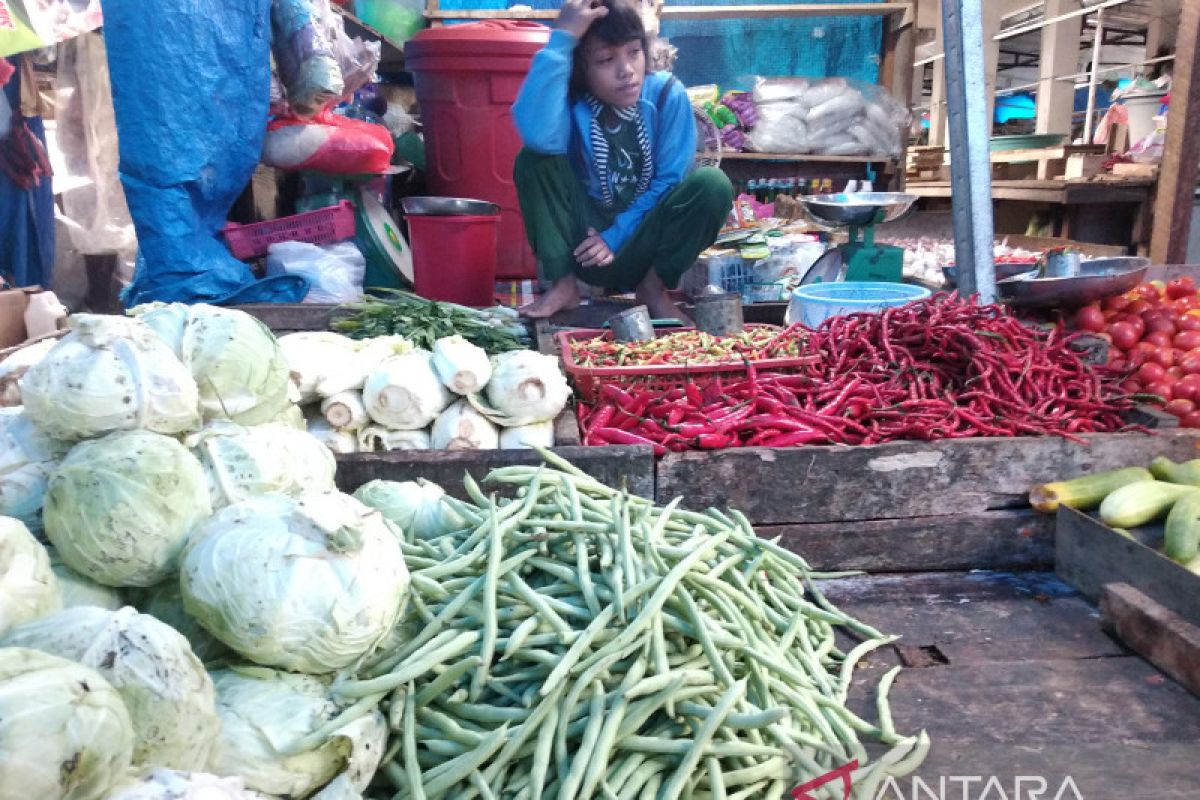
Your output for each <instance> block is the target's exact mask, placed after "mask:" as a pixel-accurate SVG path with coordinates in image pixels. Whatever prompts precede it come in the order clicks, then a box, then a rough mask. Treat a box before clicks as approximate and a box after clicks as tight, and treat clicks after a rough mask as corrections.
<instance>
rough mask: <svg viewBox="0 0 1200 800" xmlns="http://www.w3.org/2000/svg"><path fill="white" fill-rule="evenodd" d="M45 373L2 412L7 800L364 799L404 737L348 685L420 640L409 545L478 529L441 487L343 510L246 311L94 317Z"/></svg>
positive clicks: (3, 777) (39, 368)
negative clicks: (368, 665)
mask: <svg viewBox="0 0 1200 800" xmlns="http://www.w3.org/2000/svg"><path fill="white" fill-rule="evenodd" d="M389 346H391V347H393V348H396V347H399V348H400V349H401V350H402V351H404V352H396V353H393V355H394V356H395V357H396V358H403V357H404V356H405V355H407V354H408V353H409V352H411V351H407V350H404V348H403V346H402V344H401V343H399V342H392V343H391V345H389ZM39 356H40V357H39V358H36V359H34V358H31V359H29V362H28V363H27V364H26V365H23V366H22V374H21V375H20V377H19V378H18V379H16V388H17V392H16V394H17V396H18V399H19V401H20V403H21V404H20V405H15V406H10V407H5V408H3V409H0V800H9V799H10V798H12V799H13V800H15V799H16V798H21V799H22V800H24V799H25V798H33V797H36V798H46V799H47V800H57V799H58V798H71V799H72V800H91V799H92V798H111V799H112V800H166V798H193V797H195V798H199V797H206V798H207V797H213V798H225V797H228V798H259V800H262V798H264V797H265V798H273V797H278V798H308V797H317V798H323V800H356V799H358V798H362V797H363V796H364V793H367V792H368V786H369V784H370V782H371V780H372V778H373V776H374V774H375V772H376V769H377V768H378V766H379V764H380V762H381V759H382V758H383V756H384V754H385V751H386V748H387V746H388V738H389V735H390V734H391V733H392V732H393V730H394V728H393V726H392V725H391V724H390V722H389V720H388V718H387V716H386V715H385V713H384V711H383V710H382V709H384V708H386V705H382V706H381V703H383V701H384V698H383V696H382V695H367V696H363V697H357V698H354V699H352V700H348V699H345V698H344V697H343V696H341V695H339V694H337V693H335V692H334V691H333V690H332V689H331V687H332V685H333V682H334V679H335V677H336V676H343V677H344V676H347V675H353V674H355V672H356V670H357V668H358V665H359V664H361V663H364V662H365V661H366V660H367V659H368V658H369V657H371V655H372V654H373V653H376V652H377V651H378V650H380V649H381V648H387V647H394V646H395V642H396V637H398V636H402V634H401V633H400V632H399V631H400V630H401V629H402V628H401V626H400V624H399V623H400V621H401V619H402V617H403V616H404V615H405V614H406V610H407V608H408V603H409V597H410V592H409V583H410V577H409V571H408V567H407V565H406V561H405V555H404V550H403V546H404V545H403V539H404V534H407V535H409V536H415V537H417V538H432V537H436V536H441V535H443V534H444V533H446V532H448V531H454V530H457V529H459V528H461V527H462V526H463V525H464V521H463V520H462V519H461V518H460V517H458V516H457V515H456V514H455V513H454V511H453V507H452V505H451V504H450V503H449V502H447V501H446V500H445V498H444V497H443V494H442V491H441V489H440V488H439V487H437V486H435V485H433V484H429V483H426V482H411V483H391V482H386V481H375V482H372V483H371V484H368V485H366V486H364V487H362V488H361V489H360V490H359V491H358V492H357V493H356V495H355V496H353V497H352V496H349V495H346V494H343V493H341V492H339V491H337V490H336V488H335V484H334V476H335V462H334V457H333V454H332V452H331V451H330V450H329V448H328V447H326V445H325V444H324V443H323V442H322V441H321V440H320V439H318V438H317V437H315V436H313V435H311V434H309V433H307V432H306V431H305V430H304V423H303V419H302V416H301V414H300V410H299V408H298V406H297V404H296V402H295V401H296V400H297V399H299V397H300V394H299V393H298V392H297V387H296V385H295V384H294V383H293V381H292V369H291V367H290V366H289V362H288V359H287V358H286V357H285V354H284V351H283V348H282V347H281V346H280V345H279V343H278V342H277V341H276V339H275V337H274V336H272V335H271V333H270V332H269V331H268V330H267V329H266V328H264V327H263V326H262V325H261V324H260V323H259V322H258V321H256V320H255V319H253V318H252V317H250V316H248V315H246V314H244V313H242V312H239V311H233V310H228V309H219V308H213V307H208V306H191V307H187V306H179V305H172V306H156V307H151V308H141V309H137V310H136V311H135V313H134V314H133V316H131V317H121V316H100V315H86V314H81V315H76V316H74V317H72V318H71V320H70V331H69V333H68V334H67V335H66V336H64V337H63V338H62V339H61V340H59V341H58V342H57V343H55V344H54V345H53V346H52V347H50V348H43V350H42V352H41V353H40V354H39ZM390 360H391V359H388V361H390ZM383 363H387V362H381V367H380V368H381V369H382V364H383ZM489 366H490V365H489ZM388 370H389V371H394V370H395V367H394V366H389V367H388ZM450 377H451V380H454V376H450ZM463 380H466V378H463ZM492 380H495V379H494V378H493V379H492ZM461 385H463V386H464V387H465V384H461ZM10 388H11V387H10ZM473 388H474V387H473ZM310 391H311V390H310ZM386 394H387V392H386V390H382V389H381V390H380V392H379V393H378V395H380V396H382V395H386ZM393 394H394V393H393ZM373 396H374V395H373ZM388 396H389V397H391V396H392V395H388ZM372 402H378V401H377V400H374V401H372ZM388 402H391V401H390V400H389V401H388ZM512 410H514V409H510V411H512Z"/></svg>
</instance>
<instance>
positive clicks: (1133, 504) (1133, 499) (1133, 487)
mask: <svg viewBox="0 0 1200 800" xmlns="http://www.w3.org/2000/svg"><path fill="white" fill-rule="evenodd" d="M1197 493H1200V488H1197V487H1195V486H1180V485H1179V484H1176V483H1164V482H1162V481H1138V482H1137V483H1131V484H1128V485H1126V486H1122V487H1121V488H1120V489H1117V490H1116V491H1115V492H1113V493H1112V494H1110V495H1109V496H1108V497H1106V498H1104V501H1103V502H1102V503H1100V519H1101V520H1102V521H1103V522H1104V524H1105V525H1109V526H1111V527H1113V528H1136V527H1138V526H1139V525H1145V524H1146V523H1148V522H1153V521H1154V520H1156V519H1160V518H1162V517H1163V516H1165V515H1166V514H1167V512H1168V511H1170V510H1171V506H1173V505H1175V503H1176V502H1177V501H1179V500H1181V499H1183V498H1184V497H1187V496H1189V495H1193V494H1197Z"/></svg>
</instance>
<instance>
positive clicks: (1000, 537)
mask: <svg viewBox="0 0 1200 800" xmlns="http://www.w3.org/2000/svg"><path fill="white" fill-rule="evenodd" d="M757 530H758V534H759V535H760V536H763V537H766V538H774V537H776V536H778V537H781V538H780V544H782V545H783V546H784V547H786V548H788V549H789V550H792V551H794V552H796V553H799V554H800V555H802V556H804V558H805V559H807V560H808V562H809V563H810V564H811V565H812V566H813V568H814V569H821V570H843V569H861V570H866V571H867V572H873V573H878V572H919V571H926V570H956V569H1042V568H1049V567H1052V566H1053V564H1054V517H1053V516H1050V515H1048V514H1038V513H1037V512H1034V511H988V512H984V513H978V514H954V515H950V516H942V517H916V518H911V519H881V520H868V521H865V522H857V523H855V524H854V525H847V524H845V523H844V522H825V523H817V524H812V525H762V526H759V527H758V529H757Z"/></svg>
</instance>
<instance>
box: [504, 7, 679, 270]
mask: <svg viewBox="0 0 1200 800" xmlns="http://www.w3.org/2000/svg"><path fill="white" fill-rule="evenodd" d="M576 44H577V40H576V39H575V37H574V36H572V35H571V34H570V33H567V32H566V31H563V30H558V29H555V30H554V31H552V32H551V33H550V41H549V43H547V45H546V46H545V47H544V48H542V49H541V50H540V51H538V53H537V55H535V56H534V57H533V63H532V65H531V66H530V68H529V74H528V75H527V76H526V77H525V82H524V84H522V86H521V92H520V94H518V95H517V101H516V102H515V103H514V104H513V121H514V122H515V123H516V126H517V131H518V132H519V133H520V134H521V140H522V141H523V142H524V143H525V146H526V147H528V148H529V149H530V150H533V151H534V152H536V153H541V154H543V155H565V156H567V157H568V158H569V159H570V162H571V166H572V167H573V168H574V170H575V174H576V175H578V176H579V179H580V180H581V181H583V182H584V184H585V185H586V187H587V193H588V195H589V196H591V197H592V198H594V199H596V200H600V199H601V198H602V197H603V192H602V190H601V187H600V177H599V175H598V174H597V171H596V168H595V163H596V159H595V154H594V153H593V152H592V143H591V136H590V135H589V131H590V130H591V125H592V110H591V108H590V107H589V106H588V104H587V102H585V101H584V100H582V99H580V100H577V101H576V102H575V103H573V104H572V103H571V100H570V82H571V59H572V55H573V54H574V52H575V45H576ZM668 82H671V83H673V85H672V86H671V87H670V88H669V89H667V91H666V94H665V96H664V97H662V99H661V102H660V99H659V95H660V94H662V92H663V87H664V86H665V85H666V84H667V83H668ZM638 109H639V110H640V111H641V114H642V124H643V125H644V126H645V130H646V136H647V138H648V139H649V140H650V147H651V148H652V149H653V156H654V177H653V178H651V180H650V185H649V186H648V187H647V188H646V191H644V192H643V193H642V194H640V195H638V196H637V198H635V199H634V201H633V202H632V203H631V204H630V205H629V207H628V208H627V209H625V210H624V211H622V212H621V213H619V214H617V216H616V219H615V220H614V221H613V224H612V227H610V228H609V229H608V230H605V231H601V232H600V236H601V237H602V238H603V239H604V242H605V244H607V245H608V247H609V249H610V250H612V251H613V253H616V252H617V251H618V250H620V249H621V246H622V245H624V244H625V242H627V241H628V240H629V237H631V236H632V235H633V234H634V232H635V231H636V230H637V228H638V225H640V224H641V222H642V220H643V219H644V218H645V216H646V215H647V214H648V213H650V211H651V210H653V208H654V207H655V206H656V205H658V202H659V201H660V200H662V198H663V197H665V196H666V195H667V193H668V192H670V191H671V190H672V189H674V188H675V187H676V186H678V185H679V183H680V181H682V180H683V178H684V176H685V175H686V174H687V172H688V170H689V169H690V168H691V166H692V161H693V159H694V156H695V152H696V123H695V119H694V117H693V114H692V106H691V102H690V101H689V100H688V96H687V91H686V90H685V89H684V88H683V84H681V83H679V81H672V79H671V73H669V72H653V73H648V74H647V75H646V79H645V80H644V81H643V82H642V94H641V97H640V98H639V100H638Z"/></svg>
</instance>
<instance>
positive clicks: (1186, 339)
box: [1171, 331, 1200, 350]
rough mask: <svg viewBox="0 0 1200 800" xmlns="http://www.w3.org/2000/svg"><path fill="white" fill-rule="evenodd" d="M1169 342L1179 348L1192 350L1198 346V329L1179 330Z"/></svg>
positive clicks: (1199, 339)
mask: <svg viewBox="0 0 1200 800" xmlns="http://www.w3.org/2000/svg"><path fill="white" fill-rule="evenodd" d="M1171 343H1172V344H1173V345H1175V346H1176V347H1178V348H1179V349H1180V350H1194V349H1195V348H1197V347H1200V331H1180V332H1179V333H1177V334H1175V338H1174V339H1172V340H1171Z"/></svg>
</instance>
